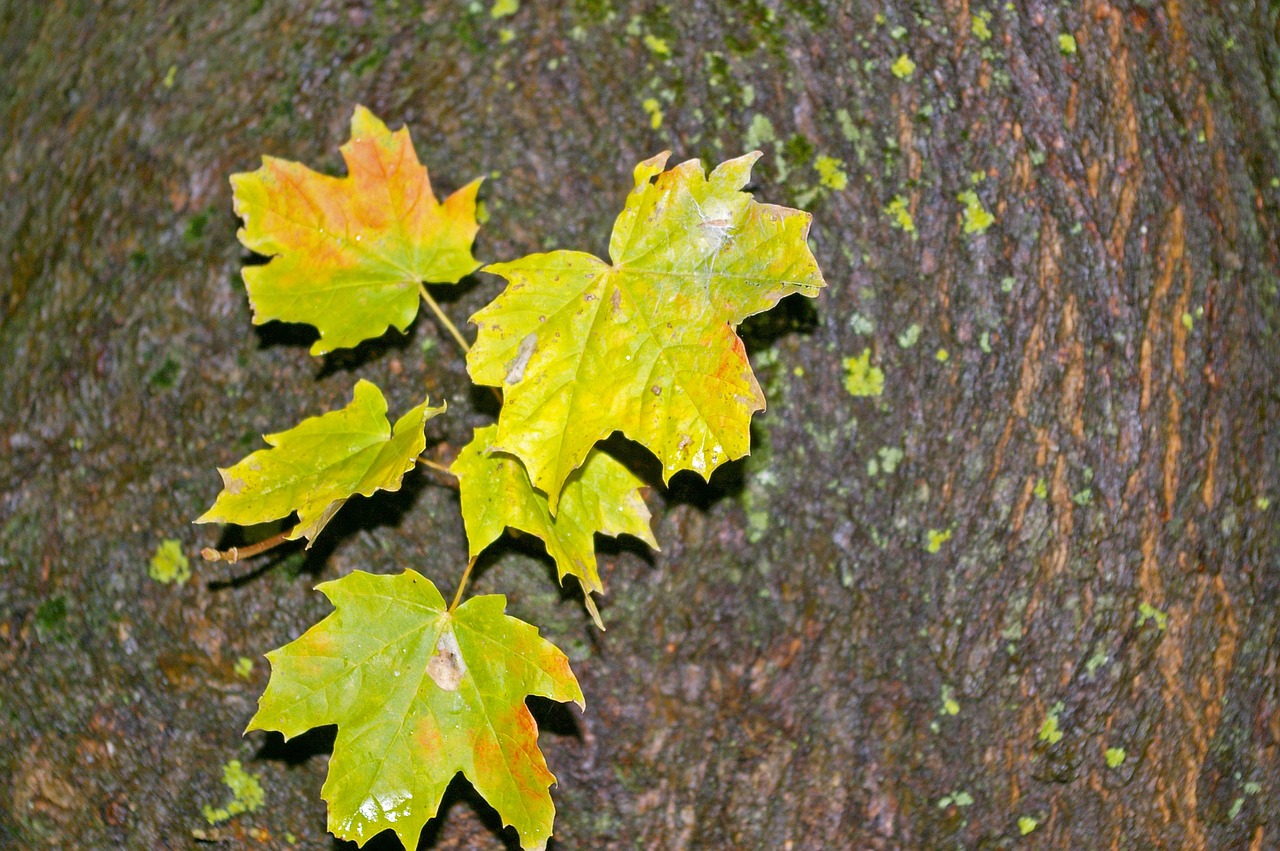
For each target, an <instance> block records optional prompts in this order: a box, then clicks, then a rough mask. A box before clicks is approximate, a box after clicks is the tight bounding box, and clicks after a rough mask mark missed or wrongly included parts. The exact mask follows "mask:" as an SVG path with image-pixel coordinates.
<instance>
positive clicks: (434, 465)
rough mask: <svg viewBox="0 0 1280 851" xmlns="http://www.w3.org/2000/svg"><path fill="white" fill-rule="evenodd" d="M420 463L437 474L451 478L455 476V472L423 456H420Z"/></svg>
mask: <svg viewBox="0 0 1280 851" xmlns="http://www.w3.org/2000/svg"><path fill="white" fill-rule="evenodd" d="M418 463H419V464H421V465H422V466H424V467H429V468H430V469H432V470H435V471H436V472H437V473H446V474H448V475H450V476H453V471H452V470H450V469H449V468H448V467H446V466H445V465H443V464H437V463H436V462H435V461H432V460H430V459H427V458H423V457H422V456H421V455H419V456H418ZM454 478H455V479H456V478H457V476H454Z"/></svg>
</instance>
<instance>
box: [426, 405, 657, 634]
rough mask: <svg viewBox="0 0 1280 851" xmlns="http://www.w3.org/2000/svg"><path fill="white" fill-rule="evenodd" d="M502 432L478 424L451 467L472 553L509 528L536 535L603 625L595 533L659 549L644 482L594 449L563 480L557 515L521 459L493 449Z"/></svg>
mask: <svg viewBox="0 0 1280 851" xmlns="http://www.w3.org/2000/svg"><path fill="white" fill-rule="evenodd" d="M497 433H498V427H497V426H487V427H485V428H479V429H476V432H475V437H474V438H473V439H472V441H471V442H470V443H468V444H467V445H466V446H465V447H464V448H463V450H462V451H461V452H460V453H459V454H458V458H457V460H456V461H454V462H453V466H452V467H450V468H449V469H450V471H451V472H452V473H453V474H454V475H455V476H457V477H458V488H459V492H460V495H461V501H462V519H463V523H464V524H465V525H466V529H467V541H468V542H469V547H470V555H471V557H472V558H475V557H476V556H477V555H479V554H480V553H481V552H483V551H484V549H485V548H486V547H488V546H489V545H490V544H492V543H493V542H494V541H496V540H497V539H498V536H500V535H501V534H502V532H503V530H504V529H506V528H507V527H508V526H510V527H511V528H513V529H519V530H520V531H522V532H528V533H529V534H530V535H536V536H538V537H539V538H541V539H542V540H543V542H544V543H545V544H546V546H547V553H548V554H549V555H550V556H551V557H552V558H553V559H554V560H555V563H556V570H557V572H558V573H559V575H560V581H561V582H563V581H564V577H565V576H566V575H572V576H576V577H578V581H579V582H581V583H582V590H583V592H584V595H585V597H586V602H587V608H588V610H589V611H591V612H592V615H593V617H595V619H596V623H597V624H599V623H600V618H599V614H598V613H596V611H595V606H594V603H592V602H591V597H590V595H591V594H592V593H593V592H603V591H604V585H603V584H602V583H601V582H600V573H599V571H598V570H597V568H596V554H595V534H596V533H597V532H599V533H600V534H602V535H610V536H615V537H616V536H617V535H624V534H625V535H634V536H635V537H637V538H639V539H640V540H642V541H644V542H645V543H646V544H648V545H649V546H651V547H653V548H654V549H658V542H657V541H656V540H655V539H654V537H653V531H652V530H651V529H650V528H649V509H648V507H647V506H645V504H644V500H643V499H641V497H640V488H641V487H642V486H643V485H644V482H643V481H641V479H640V478H639V477H637V476H636V475H635V474H634V473H632V472H631V471H630V470H628V469H627V468H626V467H625V466H623V465H622V464H620V463H618V461H616V460H615V459H614V458H613V457H611V456H610V455H609V454H607V453H605V452H603V451H601V450H599V449H593V450H591V452H590V453H589V454H588V455H587V460H586V461H584V462H583V464H582V466H581V467H579V468H578V469H577V470H575V471H574V473H573V474H572V475H571V476H570V477H569V480H568V481H567V482H566V483H565V486H564V490H563V492H562V494H561V497H560V510H559V511H558V512H557V513H556V514H555V516H554V517H553V516H552V514H551V509H550V508H549V507H548V505H547V497H546V495H545V494H542V493H539V492H538V491H535V490H534V489H533V486H532V485H530V484H529V475H528V474H527V473H526V472H525V469H524V465H523V464H521V463H520V460H519V459H518V458H513V457H512V456H510V455H504V454H503V453H501V452H494V453H492V454H490V453H489V446H490V444H491V443H492V442H493V439H494V437H496V436H497ZM601 628H603V627H601Z"/></svg>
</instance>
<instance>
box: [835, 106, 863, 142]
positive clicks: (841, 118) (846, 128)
mask: <svg viewBox="0 0 1280 851" xmlns="http://www.w3.org/2000/svg"><path fill="white" fill-rule="evenodd" d="M836 121H837V122H838V123H839V124H840V135H841V136H844V138H845V141H847V142H856V141H857V140H858V137H859V136H860V135H861V134H859V133H858V127H857V125H855V124H854V123H853V116H851V115H849V110H847V109H837V110H836Z"/></svg>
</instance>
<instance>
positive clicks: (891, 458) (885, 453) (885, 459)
mask: <svg viewBox="0 0 1280 851" xmlns="http://www.w3.org/2000/svg"><path fill="white" fill-rule="evenodd" d="M876 454H877V455H879V456H880V466H881V467H883V468H884V471H885V473H886V474H888V475H893V471H894V470H896V469H898V464H900V463H902V456H903V452H902V450H901V449H899V448H898V447H896V446H881V447H880V451H879V452H877V453H876Z"/></svg>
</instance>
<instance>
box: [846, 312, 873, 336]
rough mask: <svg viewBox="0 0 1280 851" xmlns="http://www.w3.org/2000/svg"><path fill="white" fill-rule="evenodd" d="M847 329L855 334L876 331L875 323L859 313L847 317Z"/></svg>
mask: <svg viewBox="0 0 1280 851" xmlns="http://www.w3.org/2000/svg"><path fill="white" fill-rule="evenodd" d="M849 328H850V329H852V331H853V333H855V334H870V333H871V332H872V331H874V330H876V323H874V322H872V321H871V320H870V319H868V318H867V317H865V316H863V315H862V314H861V313H854V314H853V315H851V316H850V317H849Z"/></svg>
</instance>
